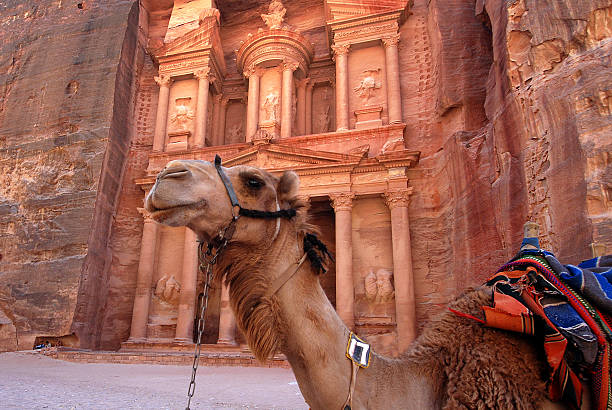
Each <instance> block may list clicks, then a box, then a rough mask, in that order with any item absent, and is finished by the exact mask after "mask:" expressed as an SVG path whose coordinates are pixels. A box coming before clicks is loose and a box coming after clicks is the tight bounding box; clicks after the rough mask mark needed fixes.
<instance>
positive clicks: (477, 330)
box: [400, 287, 546, 409]
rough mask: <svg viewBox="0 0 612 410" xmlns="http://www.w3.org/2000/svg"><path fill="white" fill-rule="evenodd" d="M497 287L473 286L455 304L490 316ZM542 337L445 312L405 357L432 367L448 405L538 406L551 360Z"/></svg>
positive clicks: (431, 324)
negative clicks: (485, 309)
mask: <svg viewBox="0 0 612 410" xmlns="http://www.w3.org/2000/svg"><path fill="white" fill-rule="evenodd" d="M491 303H492V296H491V289H490V288H486V287H482V288H477V289H472V290H468V291H467V292H466V293H464V294H463V295H461V296H459V297H458V298H457V299H455V300H454V301H453V302H451V303H450V304H449V307H451V308H453V309H454V310H456V311H459V312H463V313H468V314H471V315H473V316H475V317H479V318H481V319H484V317H483V316H484V315H483V314H482V306H485V305H491ZM538 346H541V344H540V343H539V341H537V340H535V339H534V338H526V337H522V336H521V335H518V334H515V333H510V332H505V331H501V330H496V329H491V328H487V327H485V326H483V325H482V324H480V323H478V322H477V321H475V320H473V319H469V318H464V317H460V316H457V315H456V314H454V313H452V312H450V311H448V310H447V311H445V312H442V313H441V314H440V315H438V316H437V317H435V318H434V319H433V320H431V321H430V322H429V323H428V324H427V325H426V326H425V328H424V329H423V332H422V334H421V336H420V337H419V338H418V339H417V340H416V341H415V343H413V344H412V345H411V347H410V348H409V349H408V351H407V352H406V353H405V354H404V355H403V356H402V357H401V359H400V360H402V361H405V362H406V363H411V364H417V365H418V366H419V367H420V368H422V369H426V370H427V371H430V372H431V373H432V375H433V378H434V379H435V380H438V383H440V386H439V388H440V389H441V390H442V391H444V393H445V394H443V397H445V402H444V403H441V404H442V405H443V408H447V409H477V408H491V409H493V408H497V409H510V408H516V409H534V408H538V407H539V404H540V403H542V401H543V400H544V399H545V396H546V395H545V382H544V376H545V374H546V362H545V357H544V352H543V351H542V349H541V348H539V347H538Z"/></svg>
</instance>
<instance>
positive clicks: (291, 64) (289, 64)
mask: <svg viewBox="0 0 612 410" xmlns="http://www.w3.org/2000/svg"><path fill="white" fill-rule="evenodd" d="M282 67H283V71H284V70H291V71H295V70H297V68H298V63H296V62H295V61H283V65H282Z"/></svg>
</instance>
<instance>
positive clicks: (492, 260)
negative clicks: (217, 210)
mask: <svg viewBox="0 0 612 410" xmlns="http://www.w3.org/2000/svg"><path fill="white" fill-rule="evenodd" d="M22 3H23V4H22ZM25 3H26V2H21V1H9V2H8V3H7V5H8V7H7V8H6V11H3V12H2V13H0V18H1V19H2V24H1V25H0V27H2V28H0V46H1V47H2V48H1V50H0V51H2V52H1V53H0V55H1V56H2V57H0V121H1V123H0V144H1V145H0V253H1V254H2V259H1V260H0V350H3V349H4V350H8V349H11V350H12V349H15V348H17V347H19V348H29V347H30V346H29V345H28V344H30V345H31V342H32V341H33V340H34V337H35V336H36V335H56V336H60V335H64V334H68V333H70V332H72V331H74V332H76V333H77V335H78V336H79V337H80V344H81V346H83V347H91V348H96V349H100V348H102V349H116V348H118V347H119V344H120V343H121V342H122V341H124V340H126V339H127V337H128V335H129V326H130V321H131V312H132V303H133V295H134V289H135V282H136V275H137V268H138V257H139V253H140V238H141V229H142V220H141V217H140V215H138V213H137V212H136V207H138V206H141V204H142V198H143V192H142V191H141V190H140V189H139V188H138V187H137V186H136V185H135V184H134V183H133V181H134V179H136V178H139V177H142V176H143V173H144V169H145V168H146V163H147V155H148V153H149V152H150V150H151V145H152V139H153V126H154V121H155V112H156V108H157V92H158V91H157V90H158V88H157V86H156V85H155V83H154V82H153V76H154V75H156V74H157V70H156V68H155V67H154V65H153V63H152V61H151V59H150V57H148V56H146V55H145V52H144V47H143V44H145V43H146V42H147V41H150V42H151V44H155V43H156V42H159V41H161V39H163V37H164V35H165V30H166V27H167V24H168V21H169V18H170V12H171V9H172V1H171V0H144V1H143V4H144V6H145V8H146V9H147V10H148V11H145V10H144V8H141V10H140V16H138V14H136V15H135V14H132V15H131V17H130V21H129V23H128V14H129V13H130V3H129V2H127V1H117V0H114V1H113V0H106V1H104V2H95V4H92V3H94V2H88V1H85V2H72V1H65V0H64V1H63V2H61V3H59V4H60V5H59V6H58V2H57V1H54V2H52V1H44V2H38V3H37V4H38V5H35V6H30V5H27V6H26V5H24V4H25ZM78 3H81V4H83V5H84V8H83V9H79V8H78V6H77V4H78ZM220 3H221V4H220V6H219V7H220V8H221V13H222V36H223V37H224V48H225V53H226V60H227V61H226V62H227V64H228V70H229V72H230V73H232V76H238V74H237V73H235V65H234V63H233V57H234V55H233V50H234V49H235V48H237V45H238V44H239V41H240V40H241V39H242V38H243V37H244V36H245V35H246V34H247V33H248V32H256V30H257V28H258V27H259V26H260V25H261V21H260V20H259V14H260V13H261V12H264V11H265V10H266V7H267V2H266V1H256V2H255V1H250V0H240V1H232V2H220ZM286 3H287V5H286V6H287V9H288V16H289V23H290V24H292V25H295V26H297V27H299V28H300V29H301V30H304V31H306V32H307V33H308V34H309V35H310V36H311V38H312V39H313V41H314V42H315V49H316V54H317V56H318V57H320V56H324V55H326V54H327V53H328V49H327V37H326V31H325V27H324V24H325V6H324V2H323V1H321V0H308V2H289V1H287V2H286ZM366 3H367V2H366ZM610 4H611V1H610V0H589V1H585V0H559V1H556V2H554V3H551V2H542V1H536V0H514V1H511V2H500V1H495V0H414V5H413V7H412V15H410V16H409V17H408V19H407V20H406V22H405V23H404V25H403V26H402V28H401V42H400V64H401V91H402V104H403V114H404V119H405V122H406V124H407V130H406V142H407V146H408V147H409V148H410V149H414V150H419V151H421V160H420V163H419V165H418V167H417V168H415V169H413V170H411V171H410V184H411V185H412V186H413V187H414V194H413V196H412V201H411V208H410V223H411V237H412V252H413V261H414V273H415V279H416V284H415V285H416V293H417V303H418V306H417V314H418V319H419V323H420V324H422V323H424V321H425V320H426V319H427V318H428V317H430V316H431V314H432V313H434V312H435V311H437V310H440V309H442V306H443V305H445V304H446V302H447V301H448V300H449V299H451V298H452V297H454V296H455V295H456V294H457V293H459V292H461V291H462V290H463V289H464V288H465V287H467V286H470V285H474V284H477V283H480V282H482V280H484V279H485V278H486V277H487V275H489V273H490V272H491V271H492V270H493V269H495V267H496V266H498V265H500V264H501V263H503V262H504V261H505V260H506V259H507V258H509V257H510V256H512V254H513V253H514V252H515V250H516V247H517V246H518V244H519V242H520V239H521V234H522V232H521V230H522V225H523V223H524V222H525V221H526V220H527V219H532V220H535V221H536V222H538V223H539V224H540V225H541V227H542V230H543V232H542V242H543V244H544V246H546V247H547V248H549V249H551V250H553V251H554V252H555V253H557V255H558V256H559V257H560V258H561V259H562V260H564V261H568V262H577V261H578V260H580V259H582V258H586V257H589V256H590V251H589V248H588V246H589V244H590V243H591V242H596V243H599V244H600V245H603V246H605V247H607V250H608V252H610V251H611V250H612V229H611V228H610V227H611V226H612V224H611V223H610V220H611V216H612V215H611V204H612V186H611V185H610V181H612V167H611V166H610V152H611V144H612V139H611V138H610V135H612V129H611V128H612V117H611V112H612V91H611V89H610V85H609V84H610V81H609V78H611V77H610V75H611V74H612V73H611V70H612V68H611V67H612V64H611V62H612V57H611V56H612V40H611V39H610V37H611V35H612V16H611V14H612V11H611V8H610ZM132 13H134V12H133V11H132ZM126 29H127V34H126ZM122 50H123V51H122ZM94 207H95V208H96V211H95V212H94ZM79 283H80V285H79ZM77 296H78V302H77ZM75 309H76V310H75ZM73 311H74V312H76V313H75V315H74V318H73V313H72V312H73ZM213 333H214V332H213ZM213 333H211V334H209V335H207V340H209V341H211V342H214V340H213V339H214V338H215V334H213ZM18 340H19V341H20V342H19V345H18V344H17V343H18V342H17V341H18Z"/></svg>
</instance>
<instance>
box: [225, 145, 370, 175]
mask: <svg viewBox="0 0 612 410" xmlns="http://www.w3.org/2000/svg"><path fill="white" fill-rule="evenodd" d="M361 158H362V156H361V155H351V154H339V153H335V152H328V151H315V150H309V149H304V148H297V147H294V146H287V145H281V144H262V145H256V146H253V147H249V148H247V149H245V150H243V151H240V152H237V153H235V154H234V155H232V156H230V157H227V158H225V159H224V161H223V164H224V165H226V166H234V165H250V166H254V167H258V168H263V169H266V170H271V171H274V170H283V169H295V170H298V169H304V168H321V167H332V168H333V167H336V166H343V165H344V166H355V165H357V164H358V163H359V161H360V160H361Z"/></svg>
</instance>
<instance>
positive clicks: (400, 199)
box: [382, 187, 412, 209]
mask: <svg viewBox="0 0 612 410" xmlns="http://www.w3.org/2000/svg"><path fill="white" fill-rule="evenodd" d="M411 194H412V187H410V188H407V189H398V190H392V191H386V192H385V193H384V194H382V196H383V198H384V199H385V203H386V204H387V207H389V209H393V208H396V207H398V206H401V207H408V205H409V204H410V195H411Z"/></svg>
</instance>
